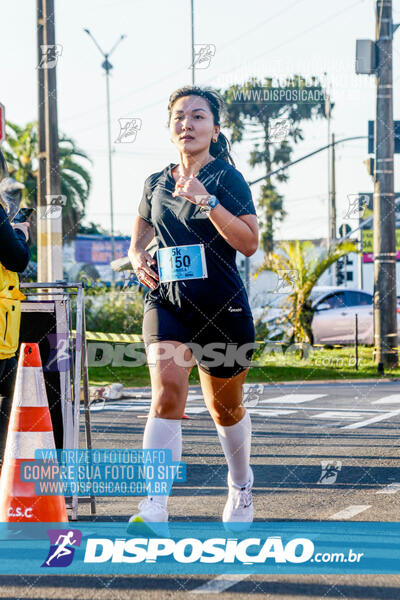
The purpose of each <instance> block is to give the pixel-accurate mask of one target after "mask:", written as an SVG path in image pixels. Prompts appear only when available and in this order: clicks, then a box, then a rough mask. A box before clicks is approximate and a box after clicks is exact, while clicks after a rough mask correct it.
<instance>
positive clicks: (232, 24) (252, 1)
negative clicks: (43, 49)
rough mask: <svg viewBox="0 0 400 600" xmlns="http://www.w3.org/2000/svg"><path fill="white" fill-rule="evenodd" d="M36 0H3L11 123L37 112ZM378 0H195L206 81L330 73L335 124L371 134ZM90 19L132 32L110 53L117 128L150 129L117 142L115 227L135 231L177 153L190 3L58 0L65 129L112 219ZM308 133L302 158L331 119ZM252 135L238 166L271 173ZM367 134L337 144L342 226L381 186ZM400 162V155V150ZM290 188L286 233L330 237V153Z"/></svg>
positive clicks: (109, 29) (398, 13)
mask: <svg viewBox="0 0 400 600" xmlns="http://www.w3.org/2000/svg"><path fill="white" fill-rule="evenodd" d="M35 7H36V2H35V1H34V0H13V1H12V2H11V1H8V2H3V3H2V23H3V27H2V35H1V39H0V46H1V52H2V61H1V63H2V74H3V77H2V86H1V93H0V101H1V102H3V104H5V106H6V115H7V118H8V119H9V120H12V121H15V122H17V123H19V124H23V123H25V122H27V121H30V120H33V119H36V118H37V87H36V77H37V71H36V24H35ZM374 7H375V2H374V1H372V0H336V1H335V2H333V3H332V2H327V1H326V0H325V1H321V0H296V1H294V0H282V1H281V2H279V3H277V2H275V1H274V0H247V1H246V2H243V0H195V42H196V43H198V44H200V43H209V44H214V45H215V47H216V54H215V56H214V57H213V59H212V61H211V64H210V66H209V67H208V68H207V69H201V70H198V71H197V75H196V83H198V84H199V85H202V84H204V85H211V86H215V87H217V88H221V89H224V88H225V87H228V86H229V85H231V84H233V83H242V82H244V81H246V80H247V79H248V78H249V77H250V76H256V77H259V78H263V77H266V76H281V77H284V76H286V75H292V74H294V73H299V74H302V75H304V76H310V75H316V76H319V77H321V78H322V79H324V73H325V72H326V73H327V78H328V83H329V86H330V88H331V94H332V100H333V101H334V102H335V108H334V111H333V119H332V131H333V132H334V133H335V134H336V137H337V138H341V137H347V136H352V135H366V133H367V121H368V119H373V117H374V110H375V80H374V78H373V77H369V76H366V75H364V76H360V75H356V74H355V69H354V64H355V43H356V39H357V38H359V39H368V38H369V39H373V38H374V36H375V13H374V9H375V8H374ZM393 16H394V21H395V22H396V21H400V0H394V11H393ZM84 27H88V28H90V30H91V31H92V33H93V34H94V36H95V37H96V38H97V40H98V41H99V43H100V44H101V46H102V47H103V48H104V49H105V50H108V49H110V48H111V46H112V45H113V44H114V42H115V41H116V39H117V38H118V37H119V36H120V35H121V34H122V33H124V34H126V35H127V38H126V39H125V40H124V41H123V42H122V43H121V45H120V46H119V47H118V48H117V50H116V51H115V54H114V55H113V56H112V58H111V62H112V63H113V65H114V71H113V74H112V78H111V101H112V130H113V133H112V136H113V140H116V139H117V137H118V132H119V124H118V119H120V118H138V119H141V121H142V128H141V130H140V131H139V132H138V134H137V138H136V140H135V142H134V143H130V144H114V149H115V152H114V155H113V176H114V205H115V228H116V230H119V231H121V232H122V233H124V234H129V233H130V231H131V226H132V222H133V219H134V216H135V215H136V212H137V206H138V203H139V201H140V198H141V195H142V190H143V182H144V180H145V179H146V177H147V176H148V175H149V174H150V173H153V172H155V171H159V170H161V169H162V168H164V167H165V166H166V165H167V164H168V163H170V162H176V161H177V153H176V150H175V147H174V146H173V145H172V143H171V142H170V139H169V132H168V128H167V103H168V97H169V95H170V94H171V93H172V92H173V91H174V90H175V89H176V88H178V87H180V86H182V85H185V84H188V83H190V82H191V79H190V77H191V74H190V69H189V68H188V67H189V65H190V57H191V48H190V2H189V0H168V1H163V0H152V1H151V0H80V1H79V2H78V1H77V0H56V37H57V40H56V41H57V43H58V44H61V45H62V54H61V56H60V58H59V63H58V68H57V77H58V99H59V128H60V131H62V132H65V133H66V134H67V135H69V136H71V137H73V138H74V139H75V140H76V142H77V143H78V145H79V146H80V147H81V148H83V149H84V150H85V151H87V153H88V154H89V155H90V156H91V158H92V160H93V166H92V167H91V172H92V176H93V188H92V192H91V195H90V199H89V203H88V210H87V219H88V220H93V221H95V222H99V223H101V224H104V225H105V226H108V225H109V195H108V170H107V132H106V104H105V80H104V75H103V70H102V69H101V66H100V65H101V62H102V58H101V55H100V53H99V52H98V50H97V49H96V48H95V46H94V45H93V42H92V41H91V40H90V39H89V37H88V36H87V35H86V34H85V33H84V32H83V28H84ZM399 36H400V34H399V33H398V34H397V37H396V36H395V40H394V117H395V118H400V115H399V111H398V110H397V106H398V94H397V87H398V85H396V84H398V82H399V77H400V71H399V52H400V37H399ZM303 129H304V141H303V142H301V143H299V144H298V145H297V146H296V148H295V151H294V158H296V157H300V156H302V155H303V154H306V153H307V152H310V151H312V150H313V149H315V148H317V147H319V146H322V145H323V144H325V143H326V140H327V124H326V121H325V120H318V121H316V122H314V123H312V124H308V125H306V126H304V128H303ZM250 149H251V144H250V142H249V141H245V142H243V143H242V144H240V145H235V146H234V157H235V160H236V164H237V168H239V170H240V171H241V172H242V173H243V175H244V177H245V178H246V179H247V180H253V179H256V178H257V177H258V176H261V175H262V171H261V170H260V169H256V170H254V169H251V168H250V167H249V165H248V156H249V152H250ZM366 157H367V142H366V140H365V141H364V140H360V141H356V142H351V143H349V144H347V145H342V146H340V147H339V148H338V150H337V165H336V177H337V213H338V224H340V223H341V222H342V221H343V215H344V213H345V212H346V207H347V205H348V200H347V196H348V195H350V194H355V193H357V192H360V191H372V182H371V179H370V177H369V176H368V174H367V172H366V170H365V166H364V165H363V163H362V161H363V160H364V159H365V158H366ZM396 166H398V157H396ZM289 174H290V180H289V182H288V183H284V184H279V191H280V192H281V193H282V194H283V196H284V198H285V209H286V211H287V212H288V216H287V217H286V219H285V221H284V222H283V223H282V225H280V226H279V227H278V228H277V235H276V237H277V238H314V237H323V236H326V235H327V229H328V217H327V199H328V196H327V190H328V181H327V155H326V154H325V153H321V154H320V155H318V156H316V157H314V158H311V159H309V160H307V161H305V162H304V163H301V164H299V165H298V166H294V167H292V168H291V169H290V171H289ZM252 192H253V198H254V200H255V201H257V196H258V186H253V188H252Z"/></svg>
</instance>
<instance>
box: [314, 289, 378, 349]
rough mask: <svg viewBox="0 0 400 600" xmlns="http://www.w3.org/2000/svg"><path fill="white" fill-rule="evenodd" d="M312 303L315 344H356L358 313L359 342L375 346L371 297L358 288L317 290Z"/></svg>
mask: <svg viewBox="0 0 400 600" xmlns="http://www.w3.org/2000/svg"><path fill="white" fill-rule="evenodd" d="M312 300H313V303H312V305H313V308H314V310H315V312H314V318H313V321H312V330H313V334H314V344H354V341H355V315H356V314H357V316H358V319H357V320H358V341H359V343H360V344H372V343H373V336H374V327H373V298H372V295H371V294H368V293H367V292H363V291H362V290H358V289H350V288H334V287H332V288H322V287H315V288H314V290H313V293H312Z"/></svg>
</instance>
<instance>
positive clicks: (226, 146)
mask: <svg viewBox="0 0 400 600" xmlns="http://www.w3.org/2000/svg"><path fill="white" fill-rule="evenodd" d="M186 96H200V97H201V98H204V99H205V100H207V102H208V105H209V107H210V110H211V112H212V114H213V117H214V125H221V123H220V115H221V112H223V111H224V110H225V103H224V99H223V98H222V96H221V94H220V93H219V92H217V91H216V90H213V89H212V88H201V87H198V86H197V85H185V86H183V87H181V88H179V89H177V90H175V92H173V93H172V94H171V95H170V97H169V101H168V126H169V124H170V122H171V116H172V108H173V106H174V104H175V102H176V101H177V100H178V98H183V97H186ZM230 152H231V145H230V143H229V140H228V139H227V137H226V136H225V135H224V134H223V133H222V132H221V131H220V132H219V134H218V140H217V141H216V142H213V141H212V140H211V143H210V154H211V156H214V157H215V158H222V160H226V162H229V163H231V164H232V165H233V166H235V163H234V161H233V158H232V156H231V154H230Z"/></svg>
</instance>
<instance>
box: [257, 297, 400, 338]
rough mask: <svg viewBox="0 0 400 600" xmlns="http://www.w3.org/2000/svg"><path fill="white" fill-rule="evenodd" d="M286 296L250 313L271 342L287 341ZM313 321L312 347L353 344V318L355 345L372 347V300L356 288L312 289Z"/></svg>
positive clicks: (398, 317) (399, 327) (399, 321)
mask: <svg viewBox="0 0 400 600" xmlns="http://www.w3.org/2000/svg"><path fill="white" fill-rule="evenodd" d="M285 300H286V296H284V295H283V294H282V295H279V298H278V297H275V299H274V301H273V302H272V304H270V305H269V306H264V307H263V308H262V309H256V310H253V315H254V317H255V319H258V318H259V319H261V321H262V322H263V323H266V324H267V325H268V329H269V331H270V333H271V339H274V338H275V339H278V338H279V337H281V336H282V335H283V336H284V337H287V336H289V337H290V331H288V328H287V325H286V326H285V325H284V324H283V323H284V316H285V315H284V310H283V306H284V304H285ZM311 300H312V306H313V308H314V311H315V312H314V317H313V321H312V330H313V335H314V344H354V341H355V315H356V314H357V315H358V319H357V320H358V341H359V343H360V344H373V336H374V328H373V298H372V294H369V293H368V292H364V291H362V290H358V289H356V288H354V289H352V288H341V287H333V286H332V287H331V286H315V287H314V288H313V290H312V293H311ZM399 313H400V303H398V308H397V323H398V331H400V314H399Z"/></svg>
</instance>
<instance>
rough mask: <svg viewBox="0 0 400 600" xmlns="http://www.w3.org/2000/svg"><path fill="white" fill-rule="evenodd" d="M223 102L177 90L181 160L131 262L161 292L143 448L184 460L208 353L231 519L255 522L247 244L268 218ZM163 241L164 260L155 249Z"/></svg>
mask: <svg viewBox="0 0 400 600" xmlns="http://www.w3.org/2000/svg"><path fill="white" fill-rule="evenodd" d="M221 110H223V99H222V97H221V96H220V95H219V94H218V93H217V92H215V91H214V90H211V89H209V88H200V87H195V86H186V87H183V88H180V89H178V90H177V91H175V92H174V93H173V94H172V95H171V96H170V99H169V105H168V112H169V130H170V135H171V141H172V142H173V143H174V144H175V146H176V148H177V150H178V154H179V163H178V164H173V163H171V164H169V165H168V166H167V167H166V168H165V169H164V170H163V171H160V172H158V173H154V174H152V175H150V176H149V177H148V178H147V179H146V181H145V184H144V192H143V197H142V200H141V202H140V206H139V216H138V217H137V218H136V221H135V223H134V228H133V235H132V241H131V246H130V250H129V258H130V260H131V263H132V267H133V269H134V271H135V273H136V274H137V277H138V279H139V281H140V282H141V283H142V284H144V285H145V286H147V287H148V288H150V290H149V291H148V292H147V295H146V297H145V306H144V318H143V338H144V343H145V346H146V352H147V356H148V362H149V369H150V377H151V388H152V402H151V409H150V413H149V417H148V419H147V423H146V427H145V430H144V437H143V448H144V449H170V450H171V451H172V460H173V461H180V460H181V456H182V433H181V418H182V415H183V413H184V409H185V404H186V399H187V394H188V380H189V373H190V370H191V368H192V366H193V363H194V361H196V362H197V365H198V368H199V377H200V383H201V387H202V391H203V395H204V399H205V402H206V406H207V408H208V410H209V412H210V415H211V417H212V418H213V420H214V423H215V426H216V429H217V432H218V436H219V439H220V442H221V446H222V449H223V452H224V455H225V458H226V461H227V464H228V490H229V493H228V499H227V502H226V505H225V508H224V511H223V517H222V520H223V522H224V523H230V524H232V523H235V522H237V523H244V522H245V523H249V522H252V520H253V501H252V494H251V489H252V485H253V480H254V477H253V472H252V469H251V468H250V447H251V421H250V416H249V414H248V412H247V411H246V408H245V407H244V406H243V403H242V397H243V391H242V387H243V383H244V381H245V378H246V375H247V372H248V368H249V364H250V360H251V355H252V350H253V345H254V339H255V336H254V324H253V318H252V315H251V311H250V307H249V302H248V298H247V294H246V290H245V288H244V285H243V282H242V280H241V277H240V275H239V272H238V270H237V267H236V251H237V250H238V251H239V252H241V253H242V254H244V255H245V256H251V255H252V254H254V252H255V251H256V250H257V247H258V224H257V217H256V211H255V208H254V204H253V201H252V197H251V192H250V188H249V186H248V185H247V183H246V182H245V180H244V178H243V176H242V175H241V173H240V172H239V171H238V170H237V169H236V168H235V166H234V163H233V160H232V158H231V156H230V153H229V151H230V145H229V142H228V140H227V138H226V137H225V136H224V135H223V133H221V131H220V113H221ZM153 238H155V241H156V242H157V247H158V252H157V254H156V256H157V260H156V259H155V258H154V257H153V256H152V255H151V254H150V253H148V252H147V251H146V247H147V246H148V244H149V243H150V242H151V241H152V240H153ZM209 344H213V346H214V349H215V348H216V347H217V346H218V347H219V348H224V349H225V354H222V355H220V358H221V356H222V360H219V361H218V360H215V353H214V354H213V357H214V360H210V357H209V356H208V359H207V345H209ZM232 349H233V350H235V349H236V351H235V352H233V354H232ZM182 359H183V360H182ZM167 501H168V496H160V495H154V496H148V497H147V498H146V499H144V500H142V501H141V502H140V503H139V512H138V513H137V514H135V515H133V516H132V517H131V518H130V522H144V523H148V524H150V523H152V522H157V523H161V522H167V521H168V512H167ZM149 526H150V527H151V525H149Z"/></svg>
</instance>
